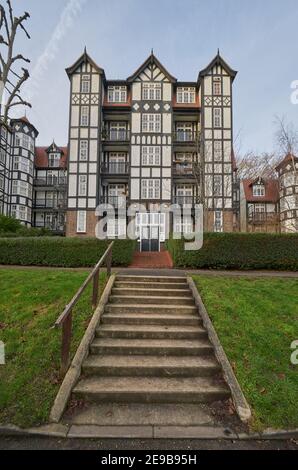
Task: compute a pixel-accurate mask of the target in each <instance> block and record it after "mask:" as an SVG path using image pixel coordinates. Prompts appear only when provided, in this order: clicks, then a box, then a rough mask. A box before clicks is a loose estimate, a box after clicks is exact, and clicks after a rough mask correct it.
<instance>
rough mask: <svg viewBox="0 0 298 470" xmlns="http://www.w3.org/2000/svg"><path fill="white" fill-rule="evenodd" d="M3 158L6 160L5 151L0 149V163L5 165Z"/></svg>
mask: <svg viewBox="0 0 298 470" xmlns="http://www.w3.org/2000/svg"><path fill="white" fill-rule="evenodd" d="M5 158H6V152H5V150H4V149H3V148H2V147H1V149H0V162H1V163H3V164H4V163H5Z"/></svg>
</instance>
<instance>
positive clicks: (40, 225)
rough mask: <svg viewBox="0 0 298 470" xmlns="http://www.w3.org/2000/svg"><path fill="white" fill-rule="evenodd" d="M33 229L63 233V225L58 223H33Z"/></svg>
mask: <svg viewBox="0 0 298 470" xmlns="http://www.w3.org/2000/svg"><path fill="white" fill-rule="evenodd" d="M34 227H35V228H46V229H48V230H51V231H52V232H55V233H64V232H65V225H64V224H61V223H59V222H35V224H34Z"/></svg>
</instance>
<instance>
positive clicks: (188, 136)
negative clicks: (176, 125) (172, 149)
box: [173, 131, 200, 144]
mask: <svg viewBox="0 0 298 470" xmlns="http://www.w3.org/2000/svg"><path fill="white" fill-rule="evenodd" d="M173 138H174V142H175V143H179V144H189V143H191V144H195V143H199V139H200V133H199V132H192V131H175V132H174V137H173Z"/></svg>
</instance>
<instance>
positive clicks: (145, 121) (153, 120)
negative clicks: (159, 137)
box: [142, 113, 161, 132]
mask: <svg viewBox="0 0 298 470" xmlns="http://www.w3.org/2000/svg"><path fill="white" fill-rule="evenodd" d="M142 130H143V132H160V131H161V114H148V113H145V114H143V116H142Z"/></svg>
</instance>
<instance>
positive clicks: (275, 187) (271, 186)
mask: <svg viewBox="0 0 298 470" xmlns="http://www.w3.org/2000/svg"><path fill="white" fill-rule="evenodd" d="M259 180H260V181H262V183H263V184H264V186H265V196H254V195H253V186H254V184H255V183H256V182H257V181H259ZM242 183H243V189H244V194H245V199H246V201H247V202H260V203H262V202H269V203H270V202H271V203H273V204H275V203H277V202H278V200H279V182H278V180H277V179H274V178H250V179H244V180H243V181H242Z"/></svg>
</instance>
